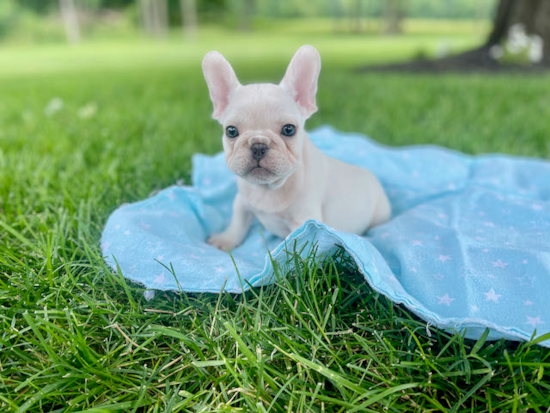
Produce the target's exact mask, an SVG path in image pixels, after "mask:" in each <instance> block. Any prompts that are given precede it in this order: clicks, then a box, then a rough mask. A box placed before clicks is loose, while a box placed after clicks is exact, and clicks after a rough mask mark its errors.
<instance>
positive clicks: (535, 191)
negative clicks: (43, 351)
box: [101, 127, 550, 347]
mask: <svg viewBox="0 0 550 413" xmlns="http://www.w3.org/2000/svg"><path fill="white" fill-rule="evenodd" d="M310 137H311V139H312V140H313V142H314V143H315V144H316V145H317V146H319V147H320V148H321V149H322V150H323V151H325V152H326V153H327V154H329V155H330V156H333V157H335V158H338V159H341V160H343V161H346V162H348V163H352V164H356V165H360V166H364V167H366V168H369V169H370V170H372V171H373V172H374V173H375V174H376V175H377V176H378V177H379V178H380V180H381V181H382V184H383V185H384V187H385V188H386V191H387V193H388V195H389V197H390V201H391V203H392V206H393V218H392V220H391V221H390V222H389V223H387V224H385V225H383V226H380V227H377V228H375V229H373V230H372V231H370V232H369V234H368V235H367V236H365V237H359V236H356V235H352V234H347V233H342V232H338V231H335V230H333V229H331V228H328V227H326V226H325V225H323V224H321V223H319V222H316V221H308V222H306V223H305V224H304V225H302V227H300V228H299V229H298V230H296V231H295V232H294V233H292V234H291V235H290V236H288V237H287V239H286V245H288V246H293V245H294V243H295V242H296V243H297V246H298V249H299V248H300V246H302V245H304V244H306V243H307V244H308V245H311V241H314V242H315V243H316V246H317V248H318V250H319V252H320V253H331V252H333V251H334V250H335V248H337V247H335V246H336V245H340V246H343V247H344V248H345V249H346V250H347V251H348V253H349V254H350V255H351V257H352V258H353V259H354V260H355V262H356V263H357V266H358V268H359V271H361V273H362V274H363V275H364V276H365V278H366V280H367V281H368V283H369V284H370V285H371V286H372V288H374V289H375V290H376V291H378V292H380V293H382V294H384V295H386V296H387V297H388V298H390V299H391V300H392V301H394V302H396V303H402V304H404V305H405V306H406V307H407V308H408V309H410V310H411V311H413V312H414V313H415V314H417V315H418V316H419V317H421V318H422V319H424V320H426V321H427V322H429V323H430V324H432V325H435V326H437V327H440V328H444V329H451V330H462V329H466V336H467V337H469V338H477V337H479V336H480V335H481V334H482V333H483V331H484V330H485V328H487V327H489V328H490V329H491V334H490V335H489V338H490V339H497V338H500V337H505V338H509V339H516V340H528V339H530V338H531V337H532V336H533V334H534V333H535V331H536V336H540V335H542V334H545V333H548V332H550V163H549V162H545V161H542V160H536V159H525V158H517V157H509V156H501V155H485V156H477V157H470V156H466V155H464V154H461V153H457V152H453V151H450V150H447V149H443V148H439V147H429V146H412V147H405V148H389V147H385V146H381V145H378V144H376V143H374V142H372V141H370V140H368V139H367V138H365V137H364V136H360V135H354V134H345V133H341V132H338V131H336V130H334V129H332V128H330V127H323V128H320V129H317V130H316V131H314V132H313V133H311V134H310ZM193 162H194V167H193V186H192V187H187V186H173V187H170V188H167V189H165V190H163V191H162V192H159V193H158V194H156V195H155V196H152V197H151V198H149V199H146V200H143V201H140V202H136V203H134V204H129V205H124V206H122V207H120V208H119V209H117V210H116V211H115V212H113V214H112V215H111V217H110V218H109V220H108V222H107V225H106V227H105V230H104V232H103V236H102V241H101V242H102V243H101V247H102V250H103V254H104V256H105V259H106V260H107V262H108V263H109V264H110V265H111V266H112V267H113V268H116V263H118V265H119V266H120V269H121V270H122V273H123V275H124V276H125V277H126V278H128V279H131V280H133V281H136V282H138V283H140V284H143V285H144V286H145V287H147V288H149V289H158V290H178V289H181V290H185V291H189V292H212V293H219V292H220V291H221V290H222V288H225V290H227V291H229V292H242V291H243V290H246V289H248V288H250V286H260V285H262V284H268V283H271V282H273V271H272V263H271V261H270V258H269V255H268V253H267V250H268V249H269V251H271V254H272V257H273V259H274V260H275V261H278V262H280V263H284V262H285V261H286V260H285V258H286V252H285V242H283V240H281V239H279V238H277V237H275V236H273V235H271V234H269V233H266V232H264V231H262V228H261V226H260V225H259V224H255V225H254V226H253V228H252V229H251V231H250V233H249V235H248V237H247V238H246V240H245V242H244V244H242V245H241V246H240V247H238V248H237V249H235V250H234V251H233V259H234V262H233V260H232V258H231V256H230V255H229V254H227V253H225V252H222V251H219V250H217V249H215V248H213V247H210V246H209V245H207V244H205V239H206V238H207V236H208V235H209V234H212V233H215V232H219V231H222V230H223V229H225V227H226V226H227V224H228V221H229V218H230V216H231V205H232V200H233V198H234V196H235V193H236V184H235V177H234V176H233V174H232V173H231V172H230V171H229V170H228V168H227V166H226V164H225V161H224V157H223V155H222V154H218V155H216V156H205V155H196V156H195V157H194V158H193ZM358 190H360V188H358ZM293 248H294V247H291V249H293ZM306 249H307V248H306ZM115 260H116V262H115ZM236 268H237V269H238V272H237V270H236ZM174 275H175V276H174ZM541 344H542V345H544V346H548V347H550V340H546V341H543V342H542V343H541Z"/></svg>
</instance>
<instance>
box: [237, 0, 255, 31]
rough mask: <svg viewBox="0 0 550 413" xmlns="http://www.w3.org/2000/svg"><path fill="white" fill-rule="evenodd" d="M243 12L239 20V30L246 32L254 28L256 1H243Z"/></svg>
mask: <svg viewBox="0 0 550 413" xmlns="http://www.w3.org/2000/svg"><path fill="white" fill-rule="evenodd" d="M241 4H242V10H241V13H240V14H241V16H240V17H241V18H240V20H239V29H240V30H241V31H244V32H248V31H250V29H251V28H252V15H253V13H254V0H241Z"/></svg>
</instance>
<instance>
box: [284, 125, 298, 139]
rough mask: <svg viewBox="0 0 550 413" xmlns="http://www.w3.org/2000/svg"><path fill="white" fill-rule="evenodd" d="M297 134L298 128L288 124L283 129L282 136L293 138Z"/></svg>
mask: <svg viewBox="0 0 550 413" xmlns="http://www.w3.org/2000/svg"><path fill="white" fill-rule="evenodd" d="M295 133H296V126H294V125H290V124H287V125H285V126H283V129H281V135H283V136H292V135H294V134H295Z"/></svg>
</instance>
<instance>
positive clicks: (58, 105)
mask: <svg viewBox="0 0 550 413" xmlns="http://www.w3.org/2000/svg"><path fill="white" fill-rule="evenodd" d="M63 105H64V103H63V99H61V98H58V97H55V98H53V99H52V100H50V101H49V102H48V104H47V105H46V107H45V108H44V114H45V115H46V116H53V115H55V114H56V113H57V112H59V111H60V110H61V109H63Z"/></svg>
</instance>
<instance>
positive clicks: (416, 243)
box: [413, 239, 423, 247]
mask: <svg viewBox="0 0 550 413" xmlns="http://www.w3.org/2000/svg"><path fill="white" fill-rule="evenodd" d="M415 246H421V247H422V246H423V245H422V241H419V240H417V239H415V240H413V247H415Z"/></svg>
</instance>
